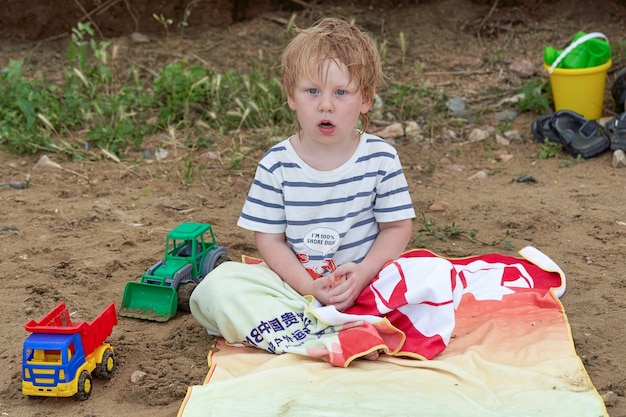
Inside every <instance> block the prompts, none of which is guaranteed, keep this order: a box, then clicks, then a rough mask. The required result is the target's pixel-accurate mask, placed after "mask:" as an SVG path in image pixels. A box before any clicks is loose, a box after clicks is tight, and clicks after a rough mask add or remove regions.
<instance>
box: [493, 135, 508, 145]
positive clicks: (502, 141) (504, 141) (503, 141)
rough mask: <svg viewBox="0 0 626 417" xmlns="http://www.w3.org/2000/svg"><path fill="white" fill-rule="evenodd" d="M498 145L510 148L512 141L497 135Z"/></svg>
mask: <svg viewBox="0 0 626 417" xmlns="http://www.w3.org/2000/svg"><path fill="white" fill-rule="evenodd" d="M496 143H497V144H498V145H502V146H509V145H510V144H511V141H510V140H508V139H507V138H505V137H504V136H502V135H496Z"/></svg>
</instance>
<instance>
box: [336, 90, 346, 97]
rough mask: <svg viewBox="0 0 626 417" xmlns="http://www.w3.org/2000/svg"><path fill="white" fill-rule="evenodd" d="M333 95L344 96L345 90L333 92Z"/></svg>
mask: <svg viewBox="0 0 626 417" xmlns="http://www.w3.org/2000/svg"><path fill="white" fill-rule="evenodd" d="M335 94H337V95H338V96H343V95H344V94H346V90H337V91H335Z"/></svg>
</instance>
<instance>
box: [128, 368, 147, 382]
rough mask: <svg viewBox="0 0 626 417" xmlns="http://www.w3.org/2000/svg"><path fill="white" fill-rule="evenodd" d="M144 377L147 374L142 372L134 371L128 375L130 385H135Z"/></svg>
mask: <svg viewBox="0 0 626 417" xmlns="http://www.w3.org/2000/svg"><path fill="white" fill-rule="evenodd" d="M146 375H147V374H146V373H145V372H143V371H135V372H133V373H132V374H130V382H131V383H132V384H136V383H137V382H140V381H143V379H144V378H145V377H146Z"/></svg>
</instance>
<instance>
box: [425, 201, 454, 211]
mask: <svg viewBox="0 0 626 417" xmlns="http://www.w3.org/2000/svg"><path fill="white" fill-rule="evenodd" d="M451 207H452V206H451V205H450V204H448V203H446V202H445V201H435V202H434V203H432V204H431V205H430V207H428V210H429V211H438V212H442V211H446V210H449V209H450V208H451Z"/></svg>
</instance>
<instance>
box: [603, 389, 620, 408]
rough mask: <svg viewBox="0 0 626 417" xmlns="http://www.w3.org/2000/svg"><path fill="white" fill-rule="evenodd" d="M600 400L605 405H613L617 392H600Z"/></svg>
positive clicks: (615, 401)
mask: <svg viewBox="0 0 626 417" xmlns="http://www.w3.org/2000/svg"><path fill="white" fill-rule="evenodd" d="M602 400H603V401H604V405H606V406H607V407H613V406H614V405H615V404H616V403H617V394H616V393H614V392H613V391H607V392H605V393H604V394H602Z"/></svg>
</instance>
